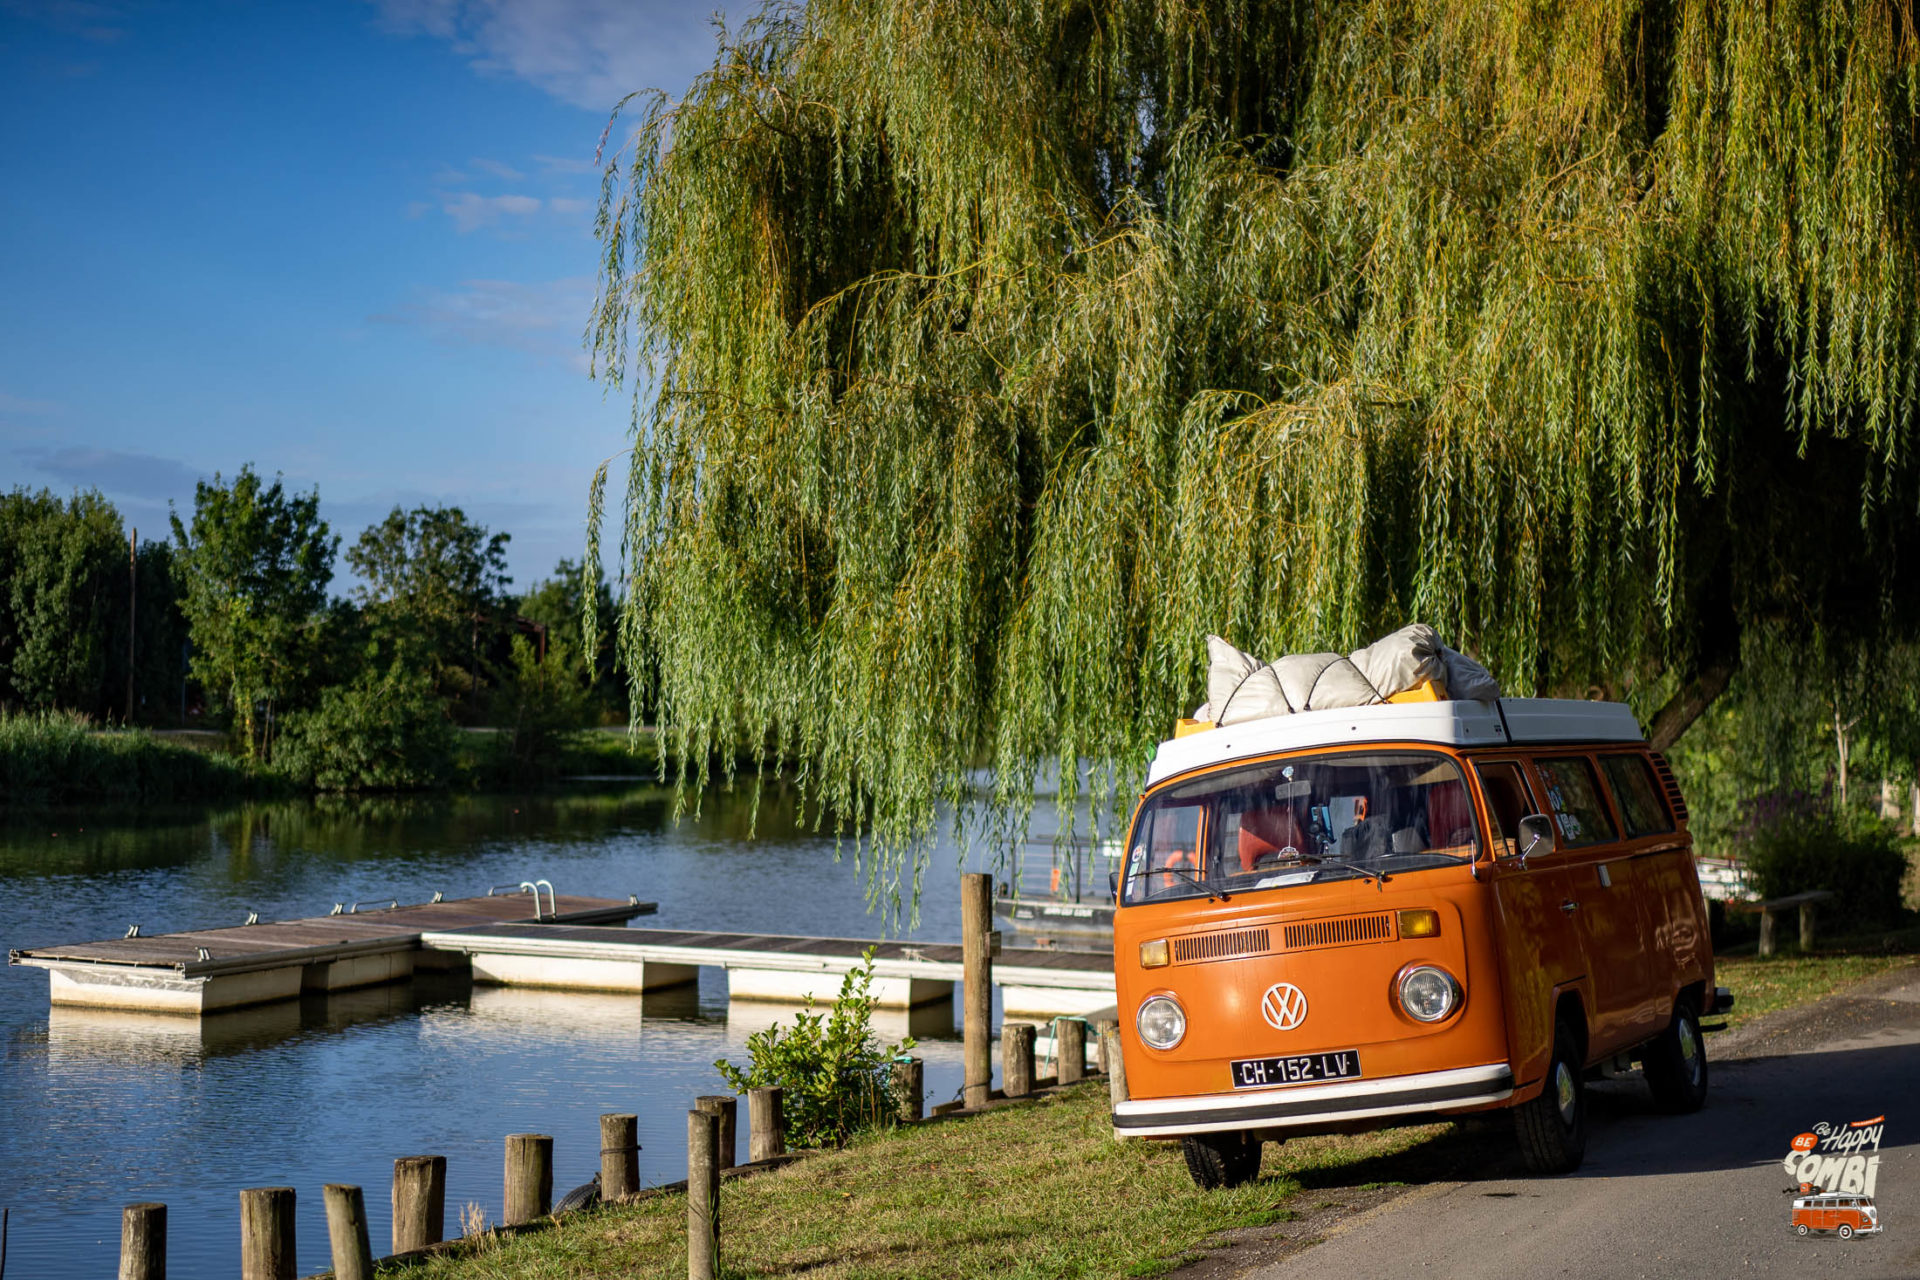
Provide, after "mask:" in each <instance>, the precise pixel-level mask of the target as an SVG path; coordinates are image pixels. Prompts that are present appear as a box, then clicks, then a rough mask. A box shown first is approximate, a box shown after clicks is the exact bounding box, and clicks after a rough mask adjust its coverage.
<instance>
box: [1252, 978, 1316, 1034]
mask: <svg viewBox="0 0 1920 1280" xmlns="http://www.w3.org/2000/svg"><path fill="white" fill-rule="evenodd" d="M1260 1016H1261V1017H1263V1018H1265V1019H1266V1020H1267V1025H1268V1026H1270V1027H1272V1028H1273V1029H1274V1030H1275V1031H1291V1030H1293V1029H1294V1028H1295V1027H1297V1026H1299V1025H1300V1024H1301V1023H1303V1022H1305V1021H1306V1020H1307V993H1306V992H1304V991H1302V990H1301V989H1300V988H1298V987H1296V986H1294V985H1293V984H1292V983H1291V982H1276V983H1274V984H1273V985H1272V986H1270V987H1268V988H1267V994H1265V995H1264V996H1261V997H1260Z"/></svg>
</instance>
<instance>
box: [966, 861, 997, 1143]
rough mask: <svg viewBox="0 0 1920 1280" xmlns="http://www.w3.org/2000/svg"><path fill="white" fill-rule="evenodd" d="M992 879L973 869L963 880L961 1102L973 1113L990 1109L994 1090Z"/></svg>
mask: <svg viewBox="0 0 1920 1280" xmlns="http://www.w3.org/2000/svg"><path fill="white" fill-rule="evenodd" d="M992 933H993V877H992V876H989V875H986V874H984V873H982V872H978V871H973V872H968V873H967V874H966V875H963V876H961V877H960V956H961V962H962V966H963V975H964V987H965V990H964V1000H963V1005H964V1008H963V1012H962V1014H961V1029H962V1033H963V1036H964V1039H965V1044H966V1050H965V1056H966V1076H965V1088H964V1091H963V1092H962V1094H961V1098H962V1101H964V1102H965V1103H966V1106H967V1108H968V1109H969V1110H973V1109H975V1108H978V1107H984V1106H986V1105H987V1095H988V1094H989V1093H991V1092H992V1091H993V1027H992V1024H993V952H992Z"/></svg>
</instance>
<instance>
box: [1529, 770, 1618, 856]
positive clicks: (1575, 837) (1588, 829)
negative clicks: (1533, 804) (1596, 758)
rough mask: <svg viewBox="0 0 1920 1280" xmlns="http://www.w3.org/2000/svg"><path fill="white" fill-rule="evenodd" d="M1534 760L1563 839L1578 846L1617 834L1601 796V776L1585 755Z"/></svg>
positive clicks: (1598, 842) (1596, 842)
mask: <svg viewBox="0 0 1920 1280" xmlns="http://www.w3.org/2000/svg"><path fill="white" fill-rule="evenodd" d="M1533 764H1534V768H1536V769H1538V770H1540V780H1541V781H1542V782H1544V783H1545V784H1546V787H1547V803H1549V804H1551V805H1552V806H1553V820H1554V823H1555V825H1557V826H1558V827H1559V828H1560V839H1561V841H1562V842H1563V843H1565V844H1568V845H1571V846H1575V847H1577V846H1579V845H1584V844H1603V843H1605V842H1606V841H1608V840H1612V839H1613V838H1614V836H1615V832H1614V829H1613V815H1612V814H1610V813H1608V812H1607V802H1606V801H1605V800H1602V799H1601V798H1600V779H1599V778H1598V777H1596V776H1595V775H1594V772H1593V765H1592V763H1591V762H1590V761H1588V759H1587V758H1586V757H1585V756H1568V757H1566V758H1565V759H1561V760H1536V761H1534V762H1533Z"/></svg>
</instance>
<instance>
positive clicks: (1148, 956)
mask: <svg viewBox="0 0 1920 1280" xmlns="http://www.w3.org/2000/svg"><path fill="white" fill-rule="evenodd" d="M1169 958H1170V957H1169V956H1168V955H1167V940H1166V939H1165V938H1155V939H1154V940H1153V941H1152V942H1143V943H1141V944H1140V967H1141V968H1142V969H1159V968H1162V967H1163V966H1165V965H1166V963H1167V961H1168V959H1169Z"/></svg>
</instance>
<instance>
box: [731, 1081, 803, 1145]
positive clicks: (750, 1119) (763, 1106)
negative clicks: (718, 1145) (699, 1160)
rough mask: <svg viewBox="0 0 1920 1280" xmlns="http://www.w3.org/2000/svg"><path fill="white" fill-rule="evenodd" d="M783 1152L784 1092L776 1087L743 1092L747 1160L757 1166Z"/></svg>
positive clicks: (785, 1137) (785, 1110)
mask: <svg viewBox="0 0 1920 1280" xmlns="http://www.w3.org/2000/svg"><path fill="white" fill-rule="evenodd" d="M723 1145H724V1144H723ZM786 1153H787V1095H786V1091H785V1090H783V1089H781V1088H780V1087H779V1086H778V1085H774V1086H772V1087H770V1088H766V1089H749V1090H748V1091H747V1158H748V1159H749V1160H753V1161H755V1162H756V1163H757V1162H759V1161H761V1160H771V1159H773V1158H774V1157H775V1156H783V1155H785V1154H786Z"/></svg>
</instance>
